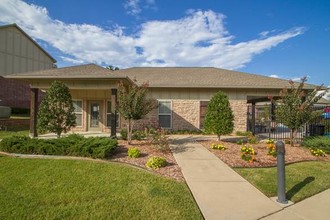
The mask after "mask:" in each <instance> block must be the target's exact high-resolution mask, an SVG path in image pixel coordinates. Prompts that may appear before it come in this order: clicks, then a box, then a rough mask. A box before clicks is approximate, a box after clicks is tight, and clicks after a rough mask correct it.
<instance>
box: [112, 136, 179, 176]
mask: <svg viewBox="0 0 330 220" xmlns="http://www.w3.org/2000/svg"><path fill="white" fill-rule="evenodd" d="M118 142H119V143H118V147H117V148H116V150H115V152H114V155H113V156H112V157H111V160H112V161H117V162H123V163H128V164H132V165H135V166H137V167H140V168H143V169H147V170H149V171H152V172H156V173H158V174H160V175H162V176H165V177H169V178H171V179H175V180H176V181H180V182H182V181H184V178H183V175H182V172H181V169H180V167H179V166H178V164H177V163H176V161H175V159H174V157H173V155H172V153H171V152H167V153H163V152H160V151H158V150H156V149H155V148H154V147H153V145H152V144H151V143H150V142H149V141H148V140H141V141H137V140H133V141H132V143H131V144H130V145H127V142H126V141H123V140H119V141H118ZM130 147H136V148H138V149H139V150H140V152H141V156H140V157H139V158H130V157H128V155H127V150H128V148H130ZM152 156H159V157H163V158H165V159H166V161H167V166H165V167H161V168H159V169H157V170H153V169H150V168H147V167H146V166H145V164H146V163H147V160H148V159H149V158H150V157H152Z"/></svg>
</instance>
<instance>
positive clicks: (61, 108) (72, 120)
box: [38, 81, 76, 137]
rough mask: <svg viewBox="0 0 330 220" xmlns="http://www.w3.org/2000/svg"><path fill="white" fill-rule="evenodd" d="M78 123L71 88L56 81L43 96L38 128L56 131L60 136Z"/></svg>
mask: <svg viewBox="0 0 330 220" xmlns="http://www.w3.org/2000/svg"><path fill="white" fill-rule="evenodd" d="M75 125H76V115H75V114H74V107H73V104H72V98H71V95H70V92H69V88H68V87H67V86H66V85H65V84H64V83H62V82H60V81H54V82H53V83H52V84H51V85H50V88H49V89H48V91H47V92H46V95H45V97H44V98H43V100H42V102H41V104H40V109H39V113H38V130H39V131H41V132H54V133H56V135H57V137H60V136H61V134H62V132H64V133H66V132H67V131H69V130H70V128H72V127H74V126H75Z"/></svg>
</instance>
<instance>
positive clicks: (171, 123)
mask: <svg viewBox="0 0 330 220" xmlns="http://www.w3.org/2000/svg"><path fill="white" fill-rule="evenodd" d="M157 101H158V121H159V127H161V126H160V119H159V116H162V115H164V116H170V126H169V127H161V128H164V129H172V126H173V103H172V100H166V99H164V100H162V99H160V100H157ZM161 102H168V103H170V110H171V112H170V113H160V105H161Z"/></svg>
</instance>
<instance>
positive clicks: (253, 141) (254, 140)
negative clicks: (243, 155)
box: [248, 135, 259, 144]
mask: <svg viewBox="0 0 330 220" xmlns="http://www.w3.org/2000/svg"><path fill="white" fill-rule="evenodd" d="M248 142H249V144H257V143H259V141H258V138H257V137H256V136H253V135H251V136H249V137H248Z"/></svg>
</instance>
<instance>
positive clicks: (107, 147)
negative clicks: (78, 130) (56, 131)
mask: <svg viewBox="0 0 330 220" xmlns="http://www.w3.org/2000/svg"><path fill="white" fill-rule="evenodd" d="M116 147H117V140H114V139H109V138H105V137H90V138H84V137H82V136H80V135H69V136H67V137H63V138H58V139H46V140H45V139H35V138H34V139H31V138H29V137H18V136H13V137H9V138H4V139H3V140H2V141H1V142H0V150H2V151H6V152H9V153H27V154H44V155H73V156H83V157H93V158H106V157H109V156H110V155H111V153H112V152H113V150H114V149H115V148H116Z"/></svg>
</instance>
